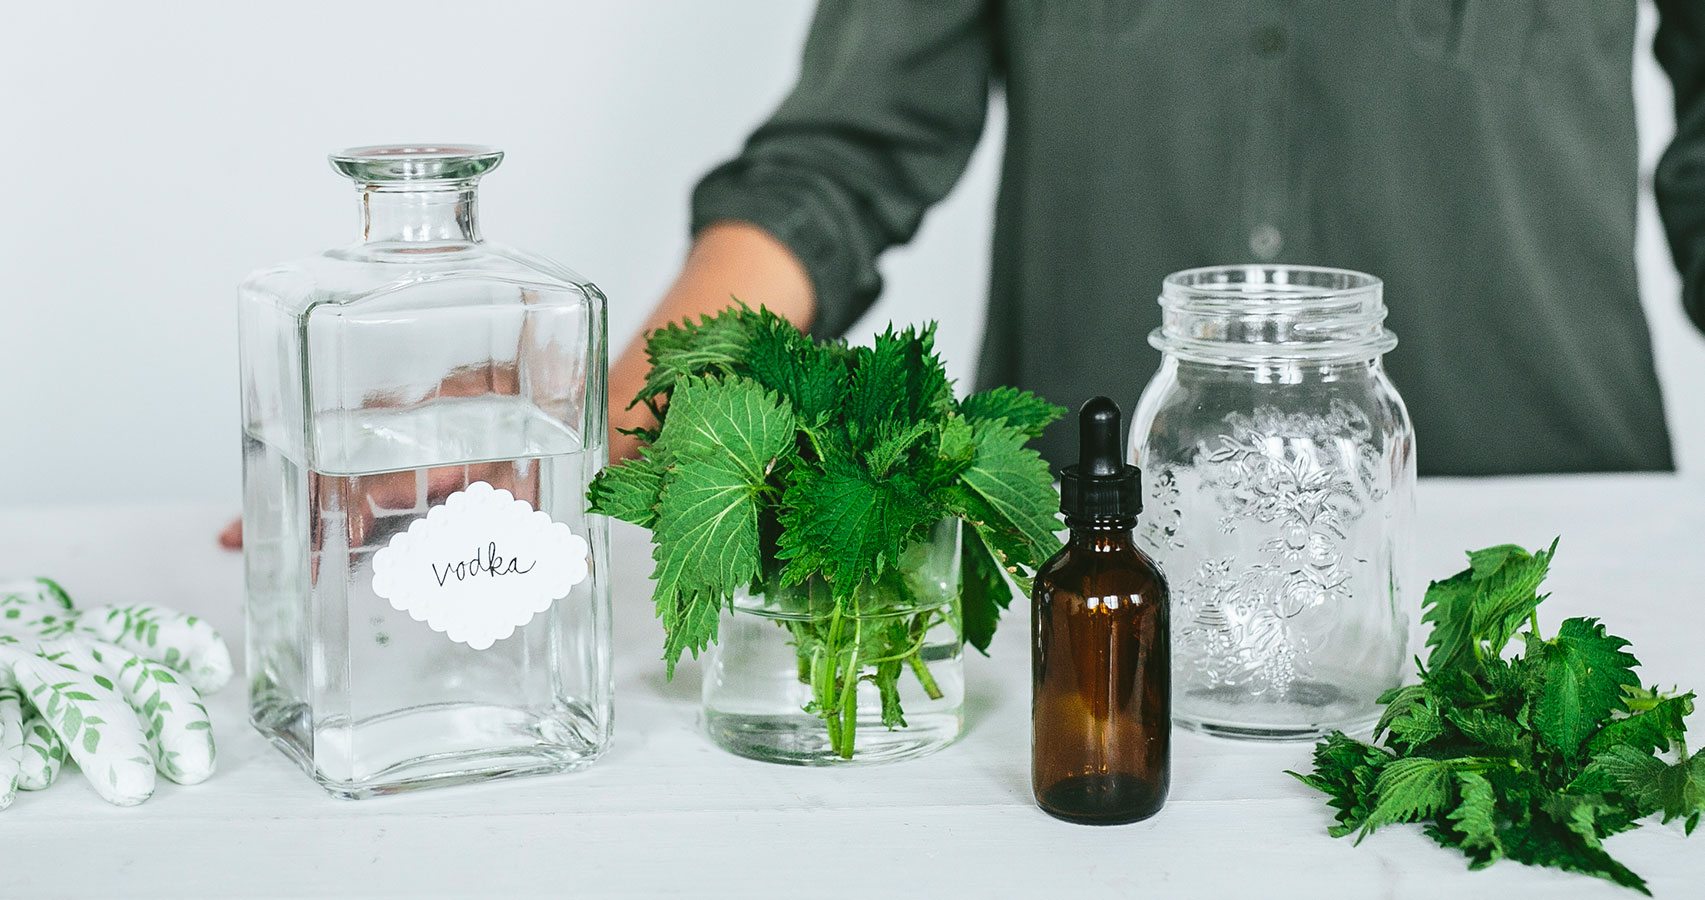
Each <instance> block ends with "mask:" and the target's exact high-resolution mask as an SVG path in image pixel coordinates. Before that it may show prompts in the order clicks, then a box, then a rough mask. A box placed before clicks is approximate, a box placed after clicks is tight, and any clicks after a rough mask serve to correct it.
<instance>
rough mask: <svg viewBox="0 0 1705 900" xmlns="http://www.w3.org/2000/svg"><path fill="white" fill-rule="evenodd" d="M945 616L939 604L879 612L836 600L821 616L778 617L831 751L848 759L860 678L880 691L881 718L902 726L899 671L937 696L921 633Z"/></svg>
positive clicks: (852, 744)
mask: <svg viewBox="0 0 1705 900" xmlns="http://www.w3.org/2000/svg"><path fill="white" fill-rule="evenodd" d="M942 621H945V618H944V615H943V613H942V611H941V610H927V611H925V612H920V613H916V614H911V615H906V614H900V615H891V616H884V617H861V616H857V615H853V614H850V613H848V612H846V611H844V610H843V608H842V607H841V606H840V605H839V604H837V605H836V607H835V609H834V611H833V612H832V613H830V614H829V615H827V616H824V617H819V618H813V619H807V620H793V621H787V622H778V623H777V624H778V625H782V626H784V627H786V628H787V629H788V630H789V631H790V632H791V633H792V635H793V643H794V647H795V649H796V651H797V652H798V658H799V666H798V671H799V681H800V683H801V684H806V685H809V686H810V687H811V697H812V701H811V703H810V704H809V705H808V706H807V707H806V709H807V711H808V712H811V713H813V714H814V715H816V716H817V717H818V718H821V719H822V720H823V726H824V729H825V730H826V731H827V732H828V735H829V746H830V748H831V749H832V750H833V751H834V753H835V755H837V756H839V757H841V758H842V759H851V758H852V756H853V751H854V747H855V739H856V736H857V734H858V689H859V685H860V683H862V682H865V681H869V682H871V683H873V684H875V685H876V688H877V690H878V692H880V693H881V694H882V723H883V724H884V725H886V726H887V727H889V728H903V727H905V724H906V721H905V719H904V717H903V716H902V715H901V714H900V710H899V683H898V682H899V677H900V673H901V671H902V670H904V669H909V670H910V671H911V673H912V676H913V677H914V678H916V679H917V682H918V685H919V686H920V687H921V688H922V689H923V692H924V694H925V696H927V697H929V698H930V699H931V700H940V699H941V698H942V696H943V692H942V690H941V686H940V685H939V684H937V683H936V680H935V676H934V675H932V674H931V673H930V670H929V664H928V663H927V662H926V661H925V660H924V656H923V646H924V637H925V635H927V634H928V633H929V631H930V629H931V628H933V627H934V626H935V625H937V624H939V623H940V622H942Z"/></svg>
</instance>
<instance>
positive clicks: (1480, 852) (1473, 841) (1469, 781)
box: [1446, 772, 1504, 869]
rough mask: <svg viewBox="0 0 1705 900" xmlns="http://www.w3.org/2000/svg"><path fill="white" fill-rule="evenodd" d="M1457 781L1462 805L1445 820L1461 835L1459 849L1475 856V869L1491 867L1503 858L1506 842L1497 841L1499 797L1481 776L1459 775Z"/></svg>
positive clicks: (1475, 773)
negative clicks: (1504, 843)
mask: <svg viewBox="0 0 1705 900" xmlns="http://www.w3.org/2000/svg"><path fill="white" fill-rule="evenodd" d="M1456 781H1457V786H1458V787H1459V789H1460V794H1461V797H1462V802H1461V803H1458V804H1457V806H1456V808H1455V809H1453V810H1451V811H1450V812H1449V813H1448V814H1447V816H1446V818H1448V819H1449V820H1450V822H1451V824H1452V825H1454V826H1455V827H1456V830H1457V831H1458V832H1460V833H1461V835H1462V841H1461V843H1460V844H1459V846H1460V847H1461V848H1462V849H1463V850H1464V851H1465V852H1468V853H1469V854H1470V855H1471V856H1473V858H1474V863H1473V867H1474V868H1477V869H1478V868H1482V867H1484V866H1489V865H1491V864H1492V863H1493V862H1494V861H1496V860H1497V859H1498V858H1499V857H1501V856H1503V855H1504V845H1503V842H1501V841H1499V840H1498V821H1497V813H1498V798H1497V795H1496V794H1495V793H1494V792H1493V790H1492V783H1491V782H1490V781H1487V780H1486V776H1484V775H1481V774H1480V773H1478V772H1458V773H1456Z"/></svg>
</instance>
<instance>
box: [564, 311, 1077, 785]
mask: <svg viewBox="0 0 1705 900" xmlns="http://www.w3.org/2000/svg"><path fill="white" fill-rule="evenodd" d="M933 345H934V326H933V325H931V326H929V327H926V328H924V329H922V330H916V329H911V328H908V329H905V330H903V331H895V330H894V329H893V328H889V329H888V330H887V331H886V332H884V333H883V334H881V335H879V336H878V337H877V338H876V340H875V342H874V344H873V345H872V346H869V347H849V346H847V345H846V344H845V343H844V342H839V341H836V342H823V341H814V340H812V339H811V338H810V337H808V336H807V335H805V334H802V333H801V332H800V331H799V330H798V329H796V328H795V327H794V326H793V325H791V324H789V323H788V322H787V321H786V320H784V319H782V318H780V317H779V316H776V315H775V314H773V313H771V312H769V311H768V310H763V309H760V310H756V311H754V310H751V309H747V308H744V307H742V308H738V309H732V310H729V311H727V312H724V313H721V314H719V315H716V316H710V317H705V318H703V319H701V320H700V321H699V322H697V323H691V322H687V323H681V324H678V325H670V326H668V327H665V328H662V329H659V330H658V331H655V332H653V333H652V335H651V336H650V339H649V343H648V346H647V354H648V356H649V358H650V361H651V371H650V374H649V375H648V376H647V378H646V382H645V386H644V389H643V390H642V391H641V393H640V394H639V396H638V398H636V400H635V403H645V404H647V405H648V406H650V408H651V409H652V410H653V411H654V412H655V413H656V414H657V417H658V419H659V421H660V423H661V424H660V427H659V428H657V429H655V430H642V431H639V432H637V434H638V436H639V437H640V438H641V440H642V441H643V443H644V447H643V449H642V451H641V455H640V456H639V458H637V459H633V460H630V461H627V462H625V463H622V464H620V465H614V466H610V467H608V468H606V469H605V470H604V471H603V473H601V474H600V475H599V476H598V478H597V479H596V480H595V481H594V482H593V483H592V485H591V487H590V489H589V491H588V499H589V501H590V507H591V509H592V510H593V511H595V512H600V513H605V514H607V515H611V516H614V517H616V518H619V519H623V520H625V521H628V522H632V523H634V524H636V525H641V526H644V527H646V528H650V529H651V532H652V540H653V544H654V550H653V558H654V560H655V562H656V567H655V573H654V577H655V579H656V587H655V589H654V593H653V600H654V601H655V603H656V607H657V616H658V618H659V619H661V620H662V623H663V629H664V632H665V635H666V637H665V641H664V652H663V659H664V664H665V666H666V669H667V671H668V673H669V675H670V676H673V674H674V669H675V664H676V662H677V661H678V660H679V659H680V657H681V654H682V652H683V651H688V652H691V653H693V655H694V656H695V657H696V656H697V655H698V653H699V652H700V651H701V650H703V649H705V648H706V647H707V646H709V644H710V643H711V642H712V641H714V640H716V638H717V631H718V623H719V619H720V616H721V613H722V612H723V610H724V609H726V608H728V607H729V606H730V604H731V603H732V602H733V600H734V597H735V594H736V593H737V592H740V591H743V590H744V591H748V592H750V593H751V594H754V595H759V594H765V593H767V592H773V591H785V590H790V589H799V592H800V593H802V594H804V595H806V596H810V597H812V598H817V597H821V598H822V599H823V602H822V603H820V604H819V603H816V602H813V603H812V604H811V605H810V611H811V614H810V615H809V616H806V617H802V618H795V619H790V620H786V621H778V625H779V626H781V627H785V628H787V629H788V630H789V631H790V632H791V640H792V642H793V645H794V647H795V649H796V651H797V653H798V656H799V673H800V679H801V681H802V682H804V683H806V684H808V685H809V686H810V687H811V695H812V698H813V699H812V701H811V703H810V704H809V706H807V707H806V709H807V711H808V712H810V713H812V714H814V715H816V716H818V717H820V718H821V719H822V720H823V722H824V726H825V728H826V729H827V731H828V736H829V740H830V744H831V746H832V747H833V750H834V752H835V753H837V754H838V755H840V756H841V757H843V758H850V757H851V756H852V754H853V750H854V736H855V732H856V728H857V691H858V685H859V684H860V683H861V682H865V681H868V682H871V683H873V684H874V686H875V687H876V689H877V691H878V692H879V694H880V697H881V699H882V721H883V724H885V725H886V726H888V727H889V728H896V727H903V726H904V725H905V713H904V710H902V709H901V708H900V690H899V686H900V680H901V679H902V678H903V677H908V676H907V673H908V672H909V673H911V674H910V676H909V677H913V678H916V679H917V681H918V683H919V685H920V686H921V687H922V688H923V690H924V692H925V693H926V695H927V696H930V697H932V698H937V697H939V696H940V692H939V689H938V688H937V687H936V685H935V682H934V680H933V679H932V678H931V676H930V673H929V668H928V665H927V662H926V660H925V658H924V657H923V655H922V653H921V650H922V647H923V643H924V642H923V635H924V634H925V633H927V632H928V631H929V630H930V629H931V628H932V627H934V626H935V625H936V624H938V623H940V622H941V621H942V620H943V619H946V620H947V621H949V622H951V623H952V625H953V626H954V628H955V629H956V630H958V631H959V633H960V635H962V636H963V638H964V639H965V640H966V641H968V642H969V643H970V644H971V645H972V646H974V647H976V648H977V649H979V650H981V651H984V652H987V650H988V646H989V641H990V639H991V638H992V637H993V636H994V632H995V625H996V621H997V620H998V618H999V616H1000V613H1001V611H1002V610H1003V609H1005V608H1006V606H1007V604H1008V603H1009V601H1010V600H1011V597H1012V593H1011V592H1012V588H1011V587H1010V586H1009V585H1008V581H1007V579H1008V578H1012V579H1014V580H1016V581H1017V582H1018V584H1019V585H1020V586H1021V587H1023V588H1024V589H1025V590H1028V574H1029V573H1033V572H1034V570H1035V568H1036V567H1037V566H1038V565H1040V564H1041V563H1043V562H1045V561H1046V560H1047V559H1048V558H1049V557H1050V556H1052V555H1053V554H1054V552H1055V551H1056V550H1058V549H1059V546H1060V544H1059V540H1058V538H1056V537H1055V533H1054V532H1055V528H1056V521H1057V520H1056V519H1055V510H1056V508H1057V507H1058V505H1059V498H1058V495H1057V494H1056V493H1055V492H1054V489H1053V487H1052V479H1051V477H1050V475H1049V471H1048V466H1047V463H1046V462H1044V461H1043V460H1042V458H1041V457H1040V456H1039V455H1038V454H1037V453H1036V452H1035V451H1034V450H1031V449H1029V448H1028V447H1027V446H1026V445H1027V444H1028V443H1029V441H1030V440H1031V439H1032V438H1034V437H1036V436H1037V435H1039V434H1040V433H1041V431H1042V429H1043V428H1044V427H1045V426H1046V425H1048V423H1050V422H1052V421H1054V420H1055V419H1056V418H1058V417H1059V416H1060V415H1062V414H1063V413H1064V412H1065V411H1064V410H1063V409H1060V408H1059V407H1056V406H1054V405H1052V404H1050V403H1047V402H1046V401H1043V400H1042V399H1040V398H1038V397H1036V396H1035V395H1033V394H1030V393H1027V392H1025V391H1020V390H1015V389H1012V388H995V389H993V390H989V391H984V392H982V393H978V394H973V395H971V396H969V397H966V398H965V399H963V400H955V399H954V396H953V390H952V385H951V383H950V382H949V380H948V378H947V373H946V371H945V369H944V368H943V367H942V364H941V360H940V359H939V358H938V357H937V356H936V353H935V351H934V346H933ZM664 398H667V404H665V403H663V402H662V401H663V400H664ZM948 518H957V519H959V520H960V521H961V522H962V523H963V527H962V544H961V551H960V552H961V560H960V573H961V584H960V590H959V601H958V603H956V604H948V605H947V606H945V607H944V606H943V605H941V604H940V603H935V604H933V605H932V604H929V603H927V602H920V601H921V599H922V598H920V597H919V596H918V594H919V593H920V591H918V590H916V589H915V588H914V586H913V584H912V583H911V580H910V579H909V578H908V575H909V574H912V573H909V572H908V571H907V565H908V562H907V560H908V558H909V556H908V554H907V553H906V551H907V549H908V548H910V547H913V546H915V545H917V544H918V543H919V542H922V541H927V540H929V539H930V535H931V534H932V532H933V531H934V529H935V527H936V526H937V524H938V523H940V522H941V521H942V520H944V519H948Z"/></svg>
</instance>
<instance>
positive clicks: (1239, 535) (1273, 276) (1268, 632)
mask: <svg viewBox="0 0 1705 900" xmlns="http://www.w3.org/2000/svg"><path fill="white" fill-rule="evenodd" d="M1382 288H1383V285H1382V283H1381V282H1380V280H1379V279H1378V278H1375V277H1373V276H1371V275H1366V274H1362V273H1360V272H1351V271H1347V270H1343V269H1327V268H1316V267H1303V266H1279V265H1271V266H1225V267H1213V268H1205V269H1191V270H1188V271H1184V272H1178V273H1175V274H1173V275H1170V276H1168V277H1167V278H1166V281H1165V283H1164V286H1163V289H1162V292H1161V296H1160V304H1161V308H1162V314H1161V327H1160V328H1158V329H1156V330H1155V331H1154V333H1153V334H1152V335H1151V336H1150V338H1149V341H1150V343H1152V344H1154V346H1156V347H1157V348H1159V349H1160V350H1161V351H1163V352H1164V354H1165V356H1164V360H1163V363H1162V365H1161V368H1160V370H1159V371H1158V372H1157V373H1156V374H1155V376H1154V379H1153V380H1152V381H1150V382H1149V385H1148V387H1147V389H1146V390H1144V391H1143V395H1142V400H1141V402H1140V404H1139V406H1138V409H1137V414H1136V417H1135V419H1134V420H1133V421H1132V423H1131V438H1130V440H1131V457H1132V461H1133V462H1135V463H1136V464H1137V465H1139V466H1141V467H1142V469H1143V471H1144V473H1145V474H1146V476H1147V484H1146V485H1145V486H1144V490H1145V494H1146V497H1145V499H1146V501H1147V507H1148V508H1147V510H1146V512H1145V514H1144V519H1143V524H1142V526H1141V527H1140V528H1139V530H1138V535H1139V539H1140V541H1141V544H1142V546H1143V548H1144V550H1146V551H1147V552H1148V553H1149V554H1150V555H1152V556H1153V557H1154V558H1155V559H1156V560H1158V561H1159V562H1160V564H1161V566H1162V568H1163V569H1164V570H1165V572H1166V576H1167V580H1168V581H1169V582H1170V583H1171V585H1172V604H1173V605H1172V631H1173V644H1172V648H1173V649H1172V654H1173V715H1174V720H1175V721H1176V722H1177V723H1178V724H1180V725H1182V726H1184V727H1186V728H1191V729H1195V730H1199V731H1203V732H1207V733H1211V734H1217V735H1223V736H1228V737H1242V738H1253V739H1265V740H1288V739H1306V738H1311V737H1314V736H1317V735H1321V734H1324V733H1327V732H1330V731H1332V730H1334V729H1343V730H1345V731H1355V730H1357V729H1360V728H1366V727H1368V726H1369V725H1371V724H1372V723H1373V721H1374V719H1375V718H1376V712H1377V707H1376V704H1375V700H1376V698H1378V697H1379V695H1380V694H1381V693H1382V692H1384V691H1385V690H1387V689H1388V688H1391V687H1394V686H1396V685H1397V684H1398V682H1399V679H1400V677H1401V672H1402V667H1403V664H1404V661H1405V660H1406V659H1407V658H1408V652H1407V649H1408V625H1409V621H1410V618H1411V616H1412V611H1411V606H1410V603H1409V598H1408V597H1407V595H1406V593H1405V589H1406V587H1407V586H1408V577H1407V576H1408V572H1407V568H1408V563H1409V537H1410V523H1411V519H1412V517H1413V509H1414V486H1415V437H1414V429H1413V427H1412V426H1411V425H1410V422H1409V414H1408V412H1407V411H1406V410H1405V409H1404V406H1403V400H1402V398H1401V397H1399V396H1398V394H1397V390H1396V388H1394V387H1393V386H1392V384H1391V381H1390V379H1389V378H1388V377H1387V376H1386V373H1385V370H1384V368H1383V366H1382V364H1381V361H1380V359H1381V355H1382V354H1384V353H1385V352H1386V351H1388V350H1390V349H1391V348H1392V347H1394V346H1396V343H1397V338H1396V337H1395V336H1394V335H1393V334H1392V333H1391V332H1390V331H1388V330H1386V328H1385V327H1384V320H1385V305H1384V302H1383V299H1382V296H1381V294H1382Z"/></svg>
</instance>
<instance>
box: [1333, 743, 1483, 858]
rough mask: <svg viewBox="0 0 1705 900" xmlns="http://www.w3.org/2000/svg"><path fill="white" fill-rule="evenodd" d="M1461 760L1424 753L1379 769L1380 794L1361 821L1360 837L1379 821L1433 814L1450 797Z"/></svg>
mask: <svg viewBox="0 0 1705 900" xmlns="http://www.w3.org/2000/svg"><path fill="white" fill-rule="evenodd" d="M1460 762H1461V761H1460V760H1454V759H1431V758H1429V757H1425V756H1416V757H1408V758H1405V759H1394V760H1392V761H1391V762H1388V763H1386V764H1385V767H1384V768H1383V769H1381V770H1380V773H1379V779H1378V780H1377V781H1375V782H1374V794H1375V795H1376V796H1377V797H1378V798H1379V799H1378V800H1377V801H1376V802H1375V803H1374V807H1373V810H1372V811H1371V812H1369V813H1368V817H1367V820H1366V821H1364V822H1363V823H1362V830H1361V833H1360V834H1359V835H1358V836H1357V838H1356V840H1357V841H1358V842H1360V841H1361V839H1362V838H1364V837H1367V836H1368V835H1369V834H1371V833H1372V832H1373V830H1374V829H1376V828H1378V827H1380V826H1381V825H1390V824H1393V823H1397V822H1413V821H1415V820H1417V819H1423V818H1426V817H1428V816H1432V815H1435V814H1437V813H1438V812H1439V810H1440V809H1441V808H1443V807H1444V805H1445V804H1446V803H1449V802H1450V798H1451V783H1452V781H1451V780H1452V777H1453V776H1454V775H1455V773H1456V769H1457V766H1458V765H1459V764H1460Z"/></svg>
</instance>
